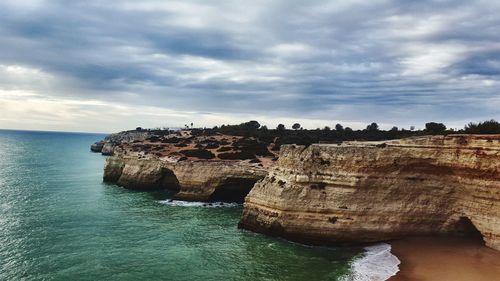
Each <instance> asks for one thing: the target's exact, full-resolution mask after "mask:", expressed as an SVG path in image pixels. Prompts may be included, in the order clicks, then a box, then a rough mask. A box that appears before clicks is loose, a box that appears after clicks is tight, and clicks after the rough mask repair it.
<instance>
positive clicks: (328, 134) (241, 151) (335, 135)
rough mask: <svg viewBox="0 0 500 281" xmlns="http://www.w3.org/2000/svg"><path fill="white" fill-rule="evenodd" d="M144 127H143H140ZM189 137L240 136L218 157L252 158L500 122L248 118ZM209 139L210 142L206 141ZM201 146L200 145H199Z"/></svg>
mask: <svg viewBox="0 0 500 281" xmlns="http://www.w3.org/2000/svg"><path fill="white" fill-rule="evenodd" d="M142 130H144V129H142ZM187 130H189V131H190V133H191V135H192V136H193V137H195V136H214V135H233V136H241V137H243V138H242V139H241V140H240V141H239V142H236V143H235V144H234V151H229V150H230V149H229V148H224V149H223V150H224V151H222V150H221V151H220V152H225V153H223V154H221V155H220V156H219V157H221V158H225V159H252V158H254V157H255V155H257V156H259V155H260V156H268V155H270V153H269V151H268V149H267V147H269V148H270V149H271V151H277V150H279V148H280V146H281V145H282V144H300V145H310V144H312V143H340V142H343V141H352V140H360V141H364V140H367V141H378V140H389V139H399V138H405V137H412V136H422V135H441V134H457V133H460V134H500V123H499V122H497V121H495V120H489V121H484V122H479V123H469V124H467V125H466V126H465V127H464V129H462V130H453V129H447V128H446V126H445V125H444V124H443V123H438V122H429V123H426V124H425V129H423V130H414V129H413V128H411V129H410V130H406V129H399V128H397V127H393V128H391V129H390V130H381V129H380V128H379V125H378V124H377V123H371V124H369V125H367V127H366V129H363V130H353V129H351V128H349V127H344V126H342V125H341V124H336V125H335V126H334V129H331V128H330V127H328V126H325V127H324V128H323V129H319V128H318V129H315V130H307V129H304V128H302V127H301V126H300V124H299V123H295V124H293V125H292V130H290V129H287V128H286V126H285V125H284V124H279V125H278V126H277V127H276V129H269V128H268V127H267V126H261V124H260V123H259V122H257V121H254V120H252V121H249V122H245V123H241V124H239V125H222V126H220V127H218V126H215V127H213V128H190V129H187ZM150 131H152V132H153V133H154V134H155V135H166V134H170V133H173V131H169V130H150ZM179 140H180V139H177V138H174V139H170V140H165V141H168V142H177V141H179ZM209 142H210V141H209ZM204 146H205V147H204V148H205V149H206V148H217V147H218V146H219V143H208V144H205V145H204ZM199 148H201V146H200V147H199ZM199 153H201V152H200V151H197V152H196V154H199ZM204 156H205V157H210V156H209V155H204Z"/></svg>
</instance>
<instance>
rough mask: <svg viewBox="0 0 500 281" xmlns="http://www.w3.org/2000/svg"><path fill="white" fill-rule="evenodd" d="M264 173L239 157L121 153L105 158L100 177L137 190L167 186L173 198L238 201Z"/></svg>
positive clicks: (164, 187)
mask: <svg viewBox="0 0 500 281" xmlns="http://www.w3.org/2000/svg"><path fill="white" fill-rule="evenodd" d="M266 174H267V172H266V170H265V169H264V168H262V167H260V166H257V165H254V164H251V163H247V162H242V161H222V160H183V161H179V160H178V159H172V158H159V157H141V156H138V155H125V154H122V153H120V152H119V151H118V152H116V153H115V155H114V156H110V157H108V158H107V159H106V164H105V167H104V180H105V181H107V182H116V183H117V184H118V185H120V186H123V187H126V188H131V189H139V190H158V189H170V190H172V191H175V192H177V193H176V194H175V199H180V200H188V201H218V200H223V201H240V200H241V201H242V200H243V199H244V197H245V196H246V195H247V194H248V192H249V191H250V189H251V188H252V187H253V185H254V184H255V182H256V181H258V180H260V179H262V178H264V177H265V175H266Z"/></svg>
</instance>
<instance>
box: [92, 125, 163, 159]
mask: <svg viewBox="0 0 500 281" xmlns="http://www.w3.org/2000/svg"><path fill="white" fill-rule="evenodd" d="M152 135H153V133H152V132H150V131H142V130H141V131H137V130H132V131H124V132H119V133H115V134H110V135H108V136H106V138H104V140H102V141H98V142H95V143H93V144H92V145H90V151H92V152H100V153H102V154H103V155H113V151H114V148H115V147H116V146H118V145H120V144H122V143H132V142H134V141H144V140H146V139H147V138H148V137H151V136H152Z"/></svg>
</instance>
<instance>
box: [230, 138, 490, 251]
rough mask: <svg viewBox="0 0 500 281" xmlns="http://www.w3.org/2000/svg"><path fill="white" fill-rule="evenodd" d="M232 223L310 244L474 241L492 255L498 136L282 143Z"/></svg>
mask: <svg viewBox="0 0 500 281" xmlns="http://www.w3.org/2000/svg"><path fill="white" fill-rule="evenodd" d="M239 226H240V227H242V228H246V229H249V230H253V231H257V232H261V233H266V234H270V235H275V236H282V237H286V238H288V239H291V240H296V241H300V242H305V243H310V244H330V243H338V242H373V241H383V240H389V239H394V238H398V237H403V236H408V235H426V234H443V235H446V234H459V235H461V234H480V235H481V236H482V238H483V239H484V241H485V243H486V245H487V246H489V247H491V248H494V249H497V250H500V135H448V136H424V137H412V138H406V139H400V140H392V141H384V142H345V143H343V144H341V145H332V144H313V145H311V146H309V147H305V146H297V145H286V146H282V148H281V151H280V156H279V160H278V163H277V165H276V166H275V167H273V168H271V171H270V172H269V174H268V175H267V176H266V177H265V178H264V179H263V180H262V181H259V182H258V183H257V184H256V185H255V186H254V188H253V189H252V190H251V191H250V193H249V194H248V196H247V197H246V199H245V204H244V211H243V216H242V219H241V221H240V224H239Z"/></svg>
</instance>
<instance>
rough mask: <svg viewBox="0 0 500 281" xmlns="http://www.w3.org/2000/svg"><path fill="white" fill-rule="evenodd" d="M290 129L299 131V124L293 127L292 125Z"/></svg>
mask: <svg viewBox="0 0 500 281" xmlns="http://www.w3.org/2000/svg"><path fill="white" fill-rule="evenodd" d="M292 129H294V130H298V129H300V124H299V123H295V124H293V125H292Z"/></svg>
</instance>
